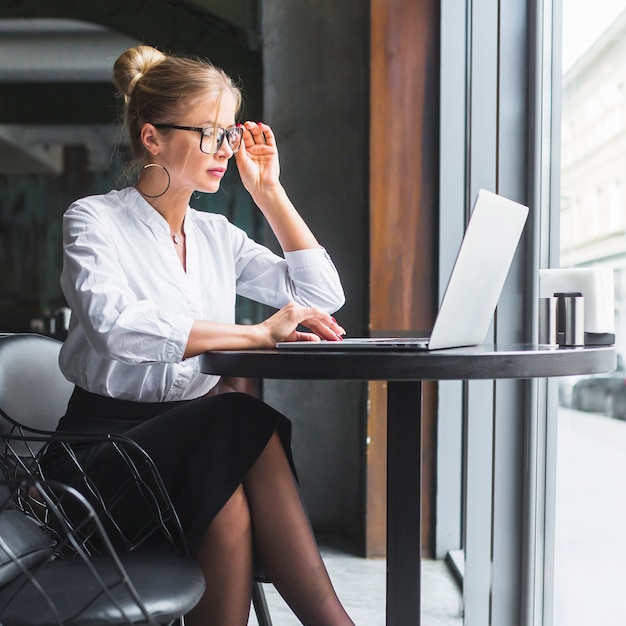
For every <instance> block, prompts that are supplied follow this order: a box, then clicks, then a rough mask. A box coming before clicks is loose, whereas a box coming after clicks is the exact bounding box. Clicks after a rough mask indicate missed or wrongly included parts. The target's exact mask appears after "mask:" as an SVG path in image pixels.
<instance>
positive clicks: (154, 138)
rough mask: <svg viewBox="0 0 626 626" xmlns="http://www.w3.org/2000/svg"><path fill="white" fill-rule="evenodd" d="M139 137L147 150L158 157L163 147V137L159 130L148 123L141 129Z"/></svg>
mask: <svg viewBox="0 0 626 626" xmlns="http://www.w3.org/2000/svg"><path fill="white" fill-rule="evenodd" d="M139 136H140V137H141V143H143V145H144V147H145V149H146V150H147V151H148V152H150V154H152V155H153V156H156V155H157V154H158V153H159V149H160V147H161V137H160V136H159V132H158V131H157V129H156V128H155V127H154V126H153V125H152V124H148V123H147V122H146V123H145V124H144V125H143V126H142V127H141V131H140V133H139Z"/></svg>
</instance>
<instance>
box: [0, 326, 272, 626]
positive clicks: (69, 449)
mask: <svg viewBox="0 0 626 626" xmlns="http://www.w3.org/2000/svg"><path fill="white" fill-rule="evenodd" d="M60 348H61V342H59V341H57V340H55V339H51V338H49V337H45V336H43V335H37V334H16V335H8V336H5V337H0V445H1V446H2V447H1V449H0V468H1V469H2V470H3V473H4V475H5V477H6V478H12V479H18V480H20V479H22V478H24V477H25V476H27V477H29V478H30V482H28V483H26V484H27V486H28V489H27V490H26V491H25V490H24V488H21V489H18V490H17V493H16V495H17V498H18V503H19V505H20V507H21V509H22V510H23V511H25V512H26V513H28V514H29V515H31V516H33V517H35V518H37V519H39V520H40V521H42V522H43V523H45V524H47V525H48V526H49V529H50V530H51V531H54V519H52V520H50V519H49V511H48V509H47V501H46V498H45V497H42V494H40V493H38V489H39V487H41V486H45V485H46V484H47V483H46V480H45V478H46V476H45V471H44V469H43V468H42V466H41V457H42V455H43V453H44V452H45V450H46V446H49V445H55V446H57V448H59V449H60V450H61V451H62V452H63V453H64V454H66V455H68V458H70V459H71V460H72V461H73V462H74V464H75V466H76V469H77V474H78V475H79V476H80V484H76V485H75V486H76V487H77V488H78V489H79V491H81V492H82V493H83V494H86V495H87V494H88V495H89V498H90V502H91V505H92V506H93V507H94V508H95V510H96V513H97V514H98V515H99V517H100V519H102V520H103V523H104V527H105V528H106V531H107V533H108V535H109V537H110V539H111V541H112V542H113V543H114V544H115V545H116V546H120V548H123V549H124V550H125V551H126V552H132V551H134V550H136V549H138V548H139V547H140V546H142V545H144V544H145V543H147V542H149V541H151V540H153V539H155V538H164V539H165V540H166V542H167V544H168V545H170V546H173V547H174V548H175V549H177V550H179V551H181V552H182V553H184V554H186V553H187V546H186V542H185V538H184V534H183V531H182V528H181V526H180V521H179V519H178V516H177V514H176V511H175V508H174V506H173V504H172V502H171V500H170V498H169V495H168V494H167V491H166V489H165V487H164V486H163V483H162V481H161V478H160V476H159V473H158V470H157V469H156V467H155V466H154V464H153V462H152V459H151V458H150V457H149V455H148V454H147V453H146V452H145V451H144V450H143V449H142V448H141V447H140V446H138V445H137V444H136V443H135V442H134V441H132V440H130V439H127V438H125V437H122V436H111V435H102V436H100V435H98V436H94V435H83V434H80V433H63V434H57V433H55V432H54V431H55V429H56V426H57V424H58V422H59V419H60V418H61V417H62V416H63V415H64V413H65V410H66V408H67V403H68V401H69V398H70V396H71V393H72V390H73V385H71V384H70V383H69V382H68V381H67V380H66V379H65V377H64V376H63V374H62V373H61V371H60V368H59V365H58V357H59V351H60ZM85 444H89V445H101V446H110V447H111V451H112V452H113V453H114V455H115V456H116V458H118V459H119V460H120V462H121V463H123V464H124V465H125V466H126V468H127V472H126V476H127V478H126V480H124V481H123V482H121V483H120V485H119V488H118V490H117V491H116V493H115V494H113V495H111V494H108V495H107V497H106V498H105V497H104V496H103V495H102V494H101V493H100V491H99V490H98V488H97V486H96V485H95V484H94V483H93V481H92V480H91V479H90V472H89V469H90V468H89V466H88V464H85V463H80V462H79V461H78V458H77V456H76V454H75V450H76V448H77V447H79V446H84V445H85ZM35 482H36V484H37V485H39V487H36V486H35ZM129 492H131V493H132V494H133V497H139V498H142V499H143V501H144V503H145V506H146V507H147V510H150V511H152V513H153V515H152V516H150V517H149V519H148V521H147V523H146V526H145V527H144V528H141V529H135V531H134V532H133V533H132V534H129V531H128V530H126V529H123V528H122V527H120V526H119V525H118V524H117V521H116V513H117V510H118V508H123V502H124V498H125V497H128V494H129ZM46 495H47V499H48V500H49V499H53V498H57V497H58V494H54V493H50V492H49V493H47V494H46ZM72 505H73V501H70V503H69V506H72ZM57 506H58V508H59V509H60V510H61V511H62V512H63V513H64V514H65V519H66V521H68V522H69V520H70V519H71V515H70V514H69V513H68V512H67V511H66V510H65V509H64V507H67V505H65V504H64V502H63V497H59V500H58V503H57ZM69 523H71V522H69ZM75 532H76V538H77V540H78V539H79V540H80V541H79V542H80V543H81V545H82V546H83V549H85V550H86V551H87V552H88V553H90V554H97V553H98V551H99V546H98V538H99V534H98V533H97V532H96V529H95V528H94V527H93V526H90V525H88V524H86V525H83V526H80V528H76V529H75ZM262 582H269V581H268V580H267V579H266V578H265V577H264V575H263V573H262V572H260V571H259V572H257V574H256V575H255V580H254V581H253V592H252V601H253V606H254V610H255V612H256V615H257V620H258V622H259V625H260V626H271V624H272V622H271V617H270V614H269V610H268V607H267V602H266V599H265V593H264V591H263V587H262V584H261V583H262Z"/></svg>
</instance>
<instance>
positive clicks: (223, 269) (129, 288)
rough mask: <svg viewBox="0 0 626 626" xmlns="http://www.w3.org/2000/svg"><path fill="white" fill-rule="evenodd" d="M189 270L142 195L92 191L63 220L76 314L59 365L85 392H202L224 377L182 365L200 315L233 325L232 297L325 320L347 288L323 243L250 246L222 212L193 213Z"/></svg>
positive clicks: (193, 363) (140, 397)
mask: <svg viewBox="0 0 626 626" xmlns="http://www.w3.org/2000/svg"><path fill="white" fill-rule="evenodd" d="M184 230H185V235H186V246H187V250H186V252H187V259H186V260H187V271H186V272H185V270H184V269H183V266H182V264H181V262H180V260H179V258H178V256H177V254H176V250H175V248H174V245H173V243H172V238H171V236H170V228H169V225H168V224H167V222H166V221H165V219H164V218H163V217H162V216H161V215H160V214H159V213H158V212H157V211H156V210H155V209H153V208H152V206H150V204H148V203H147V202H146V201H145V200H144V199H143V198H142V196H141V195H140V194H139V193H138V192H137V190H136V189H134V188H127V189H123V190H121V191H111V192H110V193H108V194H106V195H101V196H90V197H87V198H83V199H82V200H79V201H77V202H75V203H74V204H72V206H70V208H69V209H68V210H67V211H66V213H65V215H64V218H63V246H64V259H63V271H62V273H61V287H62V289H63V293H64V294H65V298H66V300H67V302H68V305H69V306H70V308H71V309H72V316H71V320H70V327H69V332H68V337H67V339H66V341H65V343H64V344H63V347H62V349H61V356H60V365H61V369H62V370H63V373H64V374H65V376H66V377H67V378H68V380H70V381H71V382H73V383H74V384H76V385H78V386H79V387H82V388H83V389H85V390H87V391H91V392H93V393H97V394H100V395H105V396H111V397H115V398H120V399H124V400H136V401H145V402H161V401H170V400H186V399H192V398H196V397H199V396H201V395H203V394H205V393H206V392H207V391H209V390H210V389H211V387H213V386H214V385H215V383H216V382H217V380H218V377H216V376H210V375H206V374H202V373H200V372H199V369H198V357H194V358H189V359H185V360H183V353H184V350H185V347H186V345H187V340H188V337H189V332H190V330H191V325H192V323H193V321H194V320H207V321H213V322H223V323H227V324H231V323H234V321H235V297H236V294H240V295H242V296H246V297H248V298H251V299H253V300H256V301H258V302H260V303H262V304H267V305H270V306H273V307H276V308H280V307H282V306H284V305H285V304H287V303H288V302H290V301H295V302H299V303H301V304H303V305H306V306H316V307H318V308H321V309H324V310H326V311H328V312H329V313H332V312H334V311H336V310H337V309H338V308H340V307H341V306H342V305H343V303H344V293H343V289H342V286H341V282H340V280H339V276H338V274H337V270H336V269H335V267H334V265H333V263H332V261H331V260H330V257H329V256H328V254H327V253H326V251H325V250H324V249H323V248H317V249H310V250H298V251H295V252H287V253H285V258H284V259H283V258H281V257H279V256H277V255H275V254H274V253H273V252H271V251H270V250H268V249H267V248H265V247H264V246H261V245H259V244H258V243H256V242H254V241H253V240H252V239H250V238H249V237H248V236H247V235H246V233H245V232H244V231H243V230H241V229H239V228H237V227H235V226H233V225H232V224H231V223H230V222H228V220H227V219H226V218H225V217H224V216H222V215H216V214H213V213H203V212H201V211H196V210H194V209H191V208H188V209H187V214H186V217H185V223H184Z"/></svg>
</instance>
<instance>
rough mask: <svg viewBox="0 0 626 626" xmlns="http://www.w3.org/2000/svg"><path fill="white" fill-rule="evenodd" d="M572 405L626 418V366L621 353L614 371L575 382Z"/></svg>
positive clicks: (584, 409) (579, 409) (574, 407)
mask: <svg viewBox="0 0 626 626" xmlns="http://www.w3.org/2000/svg"><path fill="white" fill-rule="evenodd" d="M571 407H572V409H577V410H578V411H589V412H592V413H603V414H606V415H609V416H610V417H614V418H617V419H626V367H625V366H624V359H623V357H622V355H621V354H618V355H617V368H616V369H615V370H614V371H612V372H606V373H602V374H593V375H591V376H584V377H582V378H580V379H579V380H578V381H577V382H576V383H575V384H574V386H573V388H572V398H571Z"/></svg>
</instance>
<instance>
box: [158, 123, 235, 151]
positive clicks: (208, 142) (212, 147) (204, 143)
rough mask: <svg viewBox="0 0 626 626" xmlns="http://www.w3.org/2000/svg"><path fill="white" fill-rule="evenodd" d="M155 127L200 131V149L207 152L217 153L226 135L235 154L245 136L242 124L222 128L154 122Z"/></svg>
mask: <svg viewBox="0 0 626 626" xmlns="http://www.w3.org/2000/svg"><path fill="white" fill-rule="evenodd" d="M153 126H154V127H155V128H173V129H175V130H191V131H193V132H195V133H200V150H201V151H202V152H204V153H205V154H215V153H216V152H217V151H218V150H219V149H220V148H221V147H222V143H224V137H226V141H228V145H229V146H230V149H231V150H232V151H233V154H235V152H237V151H238V150H239V148H240V146H241V138H242V136H243V127H242V126H231V127H230V128H221V127H220V126H206V127H204V128H201V127H199V126H177V125H176V124H153Z"/></svg>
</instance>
